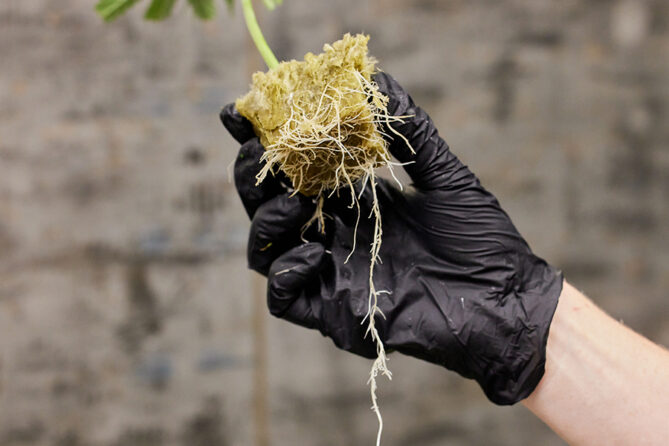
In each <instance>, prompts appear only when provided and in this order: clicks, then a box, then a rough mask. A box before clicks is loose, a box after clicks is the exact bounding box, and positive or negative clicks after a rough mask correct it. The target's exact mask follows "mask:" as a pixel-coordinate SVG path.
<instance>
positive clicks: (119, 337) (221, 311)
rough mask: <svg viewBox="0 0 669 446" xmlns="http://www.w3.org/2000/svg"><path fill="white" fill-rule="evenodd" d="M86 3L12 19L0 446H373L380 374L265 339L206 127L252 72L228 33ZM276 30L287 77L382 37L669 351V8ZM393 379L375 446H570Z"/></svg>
mask: <svg viewBox="0 0 669 446" xmlns="http://www.w3.org/2000/svg"><path fill="white" fill-rule="evenodd" d="M92 3H93V2H91V1H86V0H61V1H58V2H49V1H46V0H2V2H0V445H2V446H13V445H17V446H18V445H50V446H51V445H53V446H79V445H91V446H121V445H122V446H154V445H155V446H161V445H166V446H167V445H184V446H186V445H188V446H235V445H254V444H258V445H259V446H266V444H262V438H263V432H267V434H268V438H269V444H271V445H316V446H326V445H360V444H372V442H373V438H374V434H375V430H376V420H375V418H374V416H373V414H372V413H371V411H370V410H369V406H370V401H369V394H368V389H367V387H366V384H365V381H366V377H367V372H368V368H369V363H368V362H367V361H366V360H363V359H360V358H357V357H353V356H352V355H348V354H346V353H343V352H339V351H337V350H336V349H335V348H334V347H333V346H332V345H331V343H330V342H329V341H328V340H327V339H324V338H322V337H321V336H320V335H318V334H316V333H315V332H308V331H306V330H304V329H301V328H298V327H293V326H290V325H289V324H287V323H284V322H282V321H279V320H275V319H273V318H271V317H270V316H268V315H267V316H263V318H261V319H260V320H258V319H257V318H256V319H254V317H253V314H254V312H255V310H254V308H257V306H258V305H262V300H263V296H262V295H263V286H264V285H263V282H262V280H261V279H259V278H257V277H255V276H254V275H253V274H252V273H250V272H247V270H246V267H245V266H246V261H245V243H246V237H247V230H248V229H247V225H248V224H247V220H246V216H245V214H244V212H243V210H242V208H241V205H240V203H239V202H238V199H237V197H236V195H235V191H234V188H233V187H232V185H231V184H230V183H229V182H228V178H227V173H226V169H227V166H228V165H229V164H230V162H231V161H232V160H233V158H234V156H235V152H236V150H237V146H236V145H235V144H233V142H232V140H231V138H230V137H229V136H228V135H227V133H226V132H225V131H224V129H223V128H222V127H221V126H220V124H219V122H218V117H217V113H218V111H219V109H220V107H221V106H222V105H224V104H225V103H227V102H230V101H231V100H233V99H234V98H236V97H237V96H239V95H240V94H242V93H243V92H244V90H245V89H246V88H247V84H248V82H249V72H250V71H251V70H253V69H254V68H256V67H259V62H258V59H257V57H256V55H255V54H254V52H253V50H252V48H250V46H249V42H248V39H247V37H246V34H245V31H244V29H243V28H242V21H241V17H240V14H239V13H237V14H236V15H235V16H234V17H229V16H226V15H224V14H220V15H219V17H218V19H216V20H215V21H212V22H210V23H207V24H202V23H199V22H198V21H197V20H195V18H194V17H193V16H192V14H191V11H190V10H189V9H188V8H186V6H185V5H181V6H179V7H177V11H176V14H175V15H174V17H172V18H171V19H170V20H169V21H167V22H165V23H162V24H147V23H144V22H142V20H141V11H140V10H139V9H138V10H134V11H132V13H131V14H130V15H129V16H128V17H124V18H122V19H121V20H119V21H117V22H115V23H113V24H111V25H103V24H102V23H101V22H100V21H99V19H98V18H97V17H96V16H95V15H94V13H93V11H92ZM144 3H146V2H144ZM221 9H223V8H221ZM263 21H264V24H265V26H266V29H267V31H266V33H267V35H268V40H270V42H272V45H273V46H274V47H275V49H276V52H277V53H278V55H279V56H280V58H299V57H301V56H302V55H303V54H304V53H305V52H306V51H317V50H319V48H320V47H321V45H322V44H323V43H324V42H328V41H332V40H335V39H337V38H339V37H340V36H341V35H342V34H343V33H344V32H347V31H351V32H356V31H365V32H367V33H369V34H371V35H372V40H371V48H372V51H373V53H374V54H375V55H376V56H377V57H378V58H379V59H380V60H381V66H382V67H383V68H384V69H385V71H388V72H389V73H392V74H394V75H395V76H396V77H397V78H398V79H399V80H400V82H401V83H403V84H404V85H405V86H406V88H407V89H408V90H409V91H410V93H412V95H413V96H414V99H415V100H416V101H417V102H418V103H419V104H421V105H422V106H423V107H424V108H426V109H427V110H428V111H429V112H430V113H431V114H432V116H433V118H434V120H435V121H436V122H437V123H438V125H439V127H440V129H441V132H442V134H443V135H444V136H445V137H446V139H447V141H449V143H450V145H451V146H452V148H453V150H454V151H455V152H456V153H457V154H459V156H460V157H461V158H462V159H463V160H464V161H465V162H466V163H467V164H469V165H470V167H471V168H472V170H474V171H475V172H476V173H477V174H478V175H479V176H480V177H481V179H482V181H483V183H484V184H485V185H486V186H487V187H488V188H489V189H491V190H492V191H493V192H494V193H495V194H496V195H497V196H498V198H499V199H500V201H501V202H502V205H503V206H504V207H505V208H506V210H507V211H508V212H509V214H510V215H511V216H512V218H513V219H514V221H515V223H516V224H517V226H518V227H519V229H520V230H521V232H522V233H523V234H524V235H525V237H526V238H527V239H528V241H529V242H530V244H531V245H532V247H533V248H534V250H535V251H536V252H538V253H539V254H541V255H542V256H544V257H545V258H547V259H548V260H549V261H550V262H551V263H553V264H555V265H557V266H558V267H560V268H562V269H563V270H564V271H565V274H566V276H567V278H568V279H569V280H570V281H572V282H573V283H574V284H575V285H577V286H578V287H579V288H581V289H583V290H585V291H586V292H587V293H588V294H589V295H590V296H591V297H592V298H593V299H595V300H596V301H597V302H598V303H599V304H600V305H601V306H603V307H604V308H605V309H606V310H607V311H609V312H610V313H611V314H613V315H614V316H615V317H616V318H619V319H622V320H624V322H625V323H626V324H628V325H629V326H631V327H632V328H634V329H636V330H638V331H641V332H642V333H644V334H645V335H647V336H649V337H651V338H652V339H654V340H655V341H657V342H660V343H662V344H663V345H665V346H666V345H669V299H668V298H669V224H668V222H669V63H668V62H667V55H669V3H667V2H666V1H664V0H620V1H606V0H597V1H594V0H561V1H559V2H556V1H548V0H533V1H521V0H505V1H493V0H470V1H464V0H448V1H447V0H415V1H400V0H375V1H372V0H342V1H336V2H333V1H316V0H287V1H286V2H285V5H284V6H283V7H281V8H280V9H278V10H277V11H276V12H274V13H272V14H271V15H270V14H264V20H263ZM262 311H263V312H262V314H263V315H265V312H264V310H262ZM255 313H257V312H255ZM258 327H264V329H265V330H266V333H265V335H264V336H261V338H258V336H257V330H258ZM258 339H261V340H264V342H265V343H266V345H265V347H264V348H265V349H266V355H263V354H257V352H258V350H257V347H258V345H261V346H262V344H263V342H260V343H259V342H258ZM263 357H264V358H265V359H264V361H263ZM263 363H264V364H266V366H267V371H266V373H267V388H266V392H264V394H265V395H266V401H267V404H268V417H267V418H266V419H265V420H263V419H262V417H261V418H258V416H257V414H258V413H259V412H258V408H259V407H260V408H262V404H263V402H262V399H258V398H256V399H254V398H253V395H254V394H255V395H256V396H257V395H258V394H259V393H258V383H262V381H263V378H262V373H261V374H260V375H259V374H258V373H257V372H258V371H259V370H260V371H261V372H262V370H261V369H259V368H258V365H262V364H263ZM390 366H391V368H392V370H393V371H394V377H395V378H394V380H393V381H392V382H391V383H386V382H384V383H382V384H381V388H380V398H381V407H382V411H383V414H384V416H385V421H386V431H385V435H384V444H385V445H386V446H391V445H398V446H399V445H409V444H410V445H414V446H429V445H443V444H448V445H481V444H495V445H523V444H542V445H559V444H563V443H562V442H561V441H560V440H559V439H558V438H557V437H556V436H555V435H554V434H552V433H551V432H550V431H549V430H548V429H547V428H546V427H545V426H543V425H542V424H541V422H539V421H537V420H536V419H534V418H533V417H532V415H530V414H529V413H528V412H527V411H526V410H525V409H523V408H522V407H520V406H518V407H511V408H499V407H495V406H493V405H491V404H490V403H488V402H487V401H486V400H485V398H484V397H483V396H482V394H481V392H480V391H479V389H478V387H477V386H476V385H475V384H473V383H472V382H468V381H464V380H462V379H461V378H459V377H457V376H455V375H454V374H452V373H449V372H446V371H444V370H441V369H439V368H437V367H435V366H431V365H428V364H424V363H421V362H418V361H415V360H411V359H407V358H401V357H396V356H393V357H392V359H391V362H390ZM260 390H261V391H262V387H261V388H260ZM254 391H255V393H254ZM259 438H260V443H258V439H259Z"/></svg>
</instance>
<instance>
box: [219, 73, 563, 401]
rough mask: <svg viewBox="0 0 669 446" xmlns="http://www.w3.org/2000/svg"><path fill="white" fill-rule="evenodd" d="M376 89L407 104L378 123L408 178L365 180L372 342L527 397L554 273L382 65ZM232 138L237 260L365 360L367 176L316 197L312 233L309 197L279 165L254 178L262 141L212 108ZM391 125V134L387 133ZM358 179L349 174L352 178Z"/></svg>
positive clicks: (551, 305)
mask: <svg viewBox="0 0 669 446" xmlns="http://www.w3.org/2000/svg"><path fill="white" fill-rule="evenodd" d="M375 80H376V81H377V83H378V85H379V88H380V89H381V91H382V92H383V93H384V94H386V95H387V96H388V97H389V98H390V103H389V107H388V109H389V113H390V114H392V115H395V116H411V117H410V118H407V119H405V121H404V122H403V123H393V124H391V125H392V126H393V128H394V129H395V130H396V131H398V132H400V133H401V134H402V135H404V136H405V137H406V138H407V139H408V140H409V142H410V143H411V145H412V147H413V148H414V150H415V154H414V153H412V151H411V150H410V149H409V147H407V145H406V143H405V142H404V141H403V140H402V139H401V138H399V137H395V138H394V139H393V140H392V141H390V146H389V149H390V151H391V153H392V154H393V156H394V157H395V158H396V159H397V160H399V161H400V162H402V163H410V164H407V165H405V166H404V168H405V170H406V171H407V173H408V174H409V176H410V177H411V180H412V185H411V186H409V187H405V188H404V191H400V189H399V188H398V187H397V185H396V184H394V183H392V182H389V181H385V180H383V179H379V180H378V185H377V194H378V199H379V200H380V208H381V214H382V224H383V241H382V245H381V251H380V256H381V259H382V262H383V263H381V264H378V265H377V267H376V269H375V271H374V283H375V286H376V289H377V290H387V291H388V292H389V293H388V294H381V295H380V296H379V308H380V309H381V311H383V313H384V315H385V319H383V318H381V317H379V316H377V328H378V330H379V334H380V336H381V339H382V340H383V343H384V345H385V346H386V348H387V349H389V350H397V351H399V352H401V353H404V354H407V355H411V356H414V357H417V358H420V359H424V360H426V361H430V362H432V363H436V364H439V365H442V366H444V367H446V368H448V369H450V370H454V371H456V372H458V373H459V374H461V375H462V376H464V377H467V378H473V379H475V380H476V381H477V382H478V383H479V384H480V385H481V387H482V388H483V391H484V392H485V394H486V395H487V396H488V398H489V399H490V400H492V401H493V402H495V403H497V404H513V403H515V402H517V401H519V400H521V399H523V398H525V397H526V396H528V395H529V394H530V393H531V392H532V391H533V390H534V388H535V387H536V385H537V384H538V383H539V381H540V379H541V377H542V376H543V372H544V363H545V354H546V353H545V352H546V341H547V337H548V330H549V326H550V323H551V320H552V317H553V313H554V311H555V308H556V306H557V302H558V297H559V295H560V292H561V290H562V274H561V273H560V272H559V271H558V270H556V269H555V268H553V267H551V266H550V265H548V264H547V263H546V262H545V261H544V260H542V259H541V258H539V257H537V256H535V255H534V254H533V253H532V251H531V250H530V248H529V246H528V244H527V243H526V242H525V240H523V238H522V237H521V236H520V234H519V233H518V231H517V230H516V228H515V227H514V225H513V223H512V222H511V220H510V218H509V217H508V215H507V214H506V213H505V212H504V211H503V210H502V208H501V207H500V205H499V203H498V201H497V200H496V199H495V197H494V196H492V195H491V194H490V193H489V192H488V191H487V190H485V189H484V188H483V187H482V186H481V184H480V182H479V180H478V179H477V178H476V176H475V175H474V174H473V173H472V172H470V171H469V169H468V168H467V167H466V166H465V165H463V164H462V163H461V162H460V161H459V160H458V158H457V157H456V156H455V155H454V154H453V153H452V152H451V151H450V149H449V147H448V145H447V144H446V143H445V142H444V140H443V139H442V138H441V137H440V136H439V134H438V132H437V129H436V128H435V127H434V124H433V122H432V120H431V119H430V118H429V116H428V115H427V114H426V113H425V112H424V111H423V110H421V109H420V108H419V107H417V106H416V105H415V104H414V102H413V100H412V99H411V97H410V96H409V95H408V94H407V93H406V92H405V91H404V90H403V89H402V87H400V86H399V84H398V83H397V82H396V81H395V80H394V79H393V78H392V77H390V76H389V75H387V74H384V73H380V74H377V75H376V77H375ZM221 119H222V121H223V124H224V125H225V126H226V128H227V129H228V130H229V131H230V133H231V134H232V135H233V136H234V137H235V138H236V139H237V140H238V141H239V142H240V143H241V144H243V145H242V147H241V150H240V152H239V156H238V159H237V161H236V164H235V183H236V186H237V189H238V192H239V195H240V197H241V199H242V202H243V204H244V206H245V208H246V210H247V212H248V214H249V216H250V217H251V219H252V223H251V231H250V236H249V243H248V262H249V266H250V268H252V269H254V270H256V271H258V272H260V273H261V274H264V275H267V276H268V304H269V309H270V311H271V313H272V314H273V315H275V316H278V317H281V318H284V319H287V320H289V321H291V322H294V323H297V324H300V325H303V326H305V327H308V328H315V329H318V330H319V331H320V332H321V333H322V334H323V335H325V336H328V337H330V338H332V340H333V341H334V343H335V344H336V345H337V346H338V347H340V348H342V349H345V350H348V351H351V352H353V353H357V354H359V355H362V356H365V357H368V358H375V357H376V349H375V346H374V344H373V343H372V341H371V340H370V337H369V336H367V337H365V336H364V335H365V330H366V325H367V324H366V323H364V324H363V323H362V322H363V319H364V318H365V315H366V313H367V308H368V293H369V288H368V279H369V265H370V254H369V247H370V244H371V243H372V235H373V225H374V220H373V217H372V218H368V216H369V215H370V209H371V208H370V206H371V202H372V201H371V200H372V193H371V188H370V186H369V184H368V185H367V186H366V188H365V190H364V191H362V196H361V198H360V208H361V210H360V212H361V214H360V224H359V227H358V231H357V241H356V250H355V251H354V253H353V255H352V256H351V258H350V259H349V261H348V262H345V259H346V258H347V257H348V255H349V253H350V252H351V249H352V246H353V237H354V227H355V223H356V219H357V217H358V211H357V209H356V207H355V206H354V207H352V208H351V207H350V204H351V197H350V193H348V192H344V191H341V192H340V194H339V196H333V197H331V198H328V199H326V200H325V206H324V210H325V213H326V214H327V215H328V216H330V217H331V218H328V219H327V221H326V235H325V236H319V235H318V234H317V232H316V231H315V230H310V231H309V232H308V233H307V234H306V238H307V239H308V240H310V241H309V242H308V243H304V242H303V241H302V239H301V237H300V232H301V228H302V226H303V225H304V224H305V223H306V222H307V221H308V220H309V219H310V218H311V216H312V215H313V213H314V210H315V204H314V202H313V200H312V199H309V198H307V197H304V196H301V195H299V194H298V195H296V196H293V197H290V194H289V193H288V192H287V190H286V187H285V186H286V181H285V179H284V178H283V177H282V175H281V174H280V173H279V174H277V175H276V176H274V177H268V178H267V179H266V180H265V181H264V182H263V183H262V184H260V185H258V186H256V179H255V176H256V174H257V173H258V171H259V170H260V167H261V165H260V162H259V159H260V156H261V155H262V153H263V150H264V149H263V147H262V146H261V145H260V143H259V141H258V138H257V137H255V135H254V133H253V129H252V128H251V126H250V124H249V123H248V121H246V120H245V119H244V118H242V117H241V116H240V115H239V114H238V113H237V112H236V111H235V110H234V107H233V106H232V105H229V106H227V107H226V108H225V109H224V110H223V111H222V112H221ZM387 133H389V134H390V135H392V133H391V132H387ZM359 187H360V186H359Z"/></svg>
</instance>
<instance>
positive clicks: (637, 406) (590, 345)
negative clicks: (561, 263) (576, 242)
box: [524, 282, 669, 445]
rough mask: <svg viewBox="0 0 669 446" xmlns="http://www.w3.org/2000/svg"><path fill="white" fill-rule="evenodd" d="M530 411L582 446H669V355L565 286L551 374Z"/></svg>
mask: <svg viewBox="0 0 669 446" xmlns="http://www.w3.org/2000/svg"><path fill="white" fill-rule="evenodd" d="M524 404H525V405H526V406H527V407H528V408H529V409H530V410H531V411H532V412H534V413H535V414H536V415H537V416H538V417H539V418H541V419H542V420H543V421H544V422H545V423H546V424H548V425H549V426H551V428H553V430H554V431H555V432H557V433H558V435H560V436H561V437H562V438H564V439H565V440H566V441H567V442H569V443H570V444H574V445H595V444H597V445H600V444H607V445H632V444H633V445H660V444H662V445H664V444H666V442H667V441H668V439H669V423H668V422H667V414H668V413H669V353H668V352H667V351H666V350H664V349H662V348H661V347H659V346H657V345H655V344H653V343H652V342H650V341H648V340H647V339H645V338H644V337H642V336H640V335H638V334H636V333H634V332H633V331H631V330H630V329H628V328H627V327H625V326H624V325H622V324H620V323H619V322H617V321H615V320H614V319H612V318H611V317H610V316H608V315H607V314H605V313H604V312H603V311H601V310H600V309H599V308H597V307H596V306H595V305H594V304H593V303H592V302H591V301H590V300H588V299H587V298H586V297H585V296H584V295H583V294H581V293H580V292H579V291H577V290H576V289H575V288H573V287H572V286H571V285H569V284H568V283H566V282H565V286H564V289H563V292H562V295H561V298H560V303H559V304H558V307H557V310H556V313H555V317H554V319H553V323H552V325H551V329H550V334H549V337H548V347H547V358H546V372H545V375H544V377H543V379H542V381H541V382H540V383H539V386H538V387H537V388H536V390H535V391H534V392H533V393H532V395H530V397H528V398H527V399H526V400H525V401H524Z"/></svg>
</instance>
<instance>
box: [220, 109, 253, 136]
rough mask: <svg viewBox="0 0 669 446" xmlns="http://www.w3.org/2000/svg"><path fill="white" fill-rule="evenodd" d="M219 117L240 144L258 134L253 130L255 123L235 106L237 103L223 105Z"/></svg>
mask: <svg viewBox="0 0 669 446" xmlns="http://www.w3.org/2000/svg"><path fill="white" fill-rule="evenodd" d="M219 117H220V118H221V122H222V123H223V125H224V126H225V128H226V129H227V130H228V132H230V134H231V135H232V137H233V138H235V139H236V140H237V142H239V144H244V143H245V142H246V141H248V140H249V139H251V138H253V137H254V136H256V135H255V132H254V131H253V125H252V124H251V122H249V120H248V119H246V118H245V117H243V116H242V115H240V114H239V112H238V111H237V109H236V108H235V104H228V105H226V106H225V107H223V109H222V110H221V113H220V114H219Z"/></svg>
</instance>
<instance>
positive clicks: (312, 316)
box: [267, 243, 325, 328]
mask: <svg viewBox="0 0 669 446" xmlns="http://www.w3.org/2000/svg"><path fill="white" fill-rule="evenodd" d="M324 257H325V247H324V246H323V245H321V244H320V243H305V244H303V245H300V246H296V247H295V248H293V249H291V250H289V251H288V252H286V253H284V254H283V255H281V256H280V257H279V258H278V259H276V260H275V261H274V263H273V264H272V267H271V268H270V271H269V276H268V280H267V305H268V307H269V311H270V313H272V314H273V315H274V316H276V317H280V318H283V319H286V320H288V321H290V322H293V323H295V324H298V325H302V326H304V327H307V328H319V322H318V313H319V312H320V311H319V310H318V309H319V308H320V301H319V300H318V299H309V298H308V297H307V295H306V293H305V288H306V287H307V286H308V285H309V284H310V283H313V281H314V279H316V278H317V274H318V272H319V271H320V269H321V267H322V265H323V260H324Z"/></svg>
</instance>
